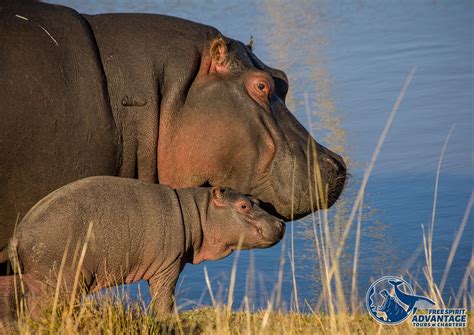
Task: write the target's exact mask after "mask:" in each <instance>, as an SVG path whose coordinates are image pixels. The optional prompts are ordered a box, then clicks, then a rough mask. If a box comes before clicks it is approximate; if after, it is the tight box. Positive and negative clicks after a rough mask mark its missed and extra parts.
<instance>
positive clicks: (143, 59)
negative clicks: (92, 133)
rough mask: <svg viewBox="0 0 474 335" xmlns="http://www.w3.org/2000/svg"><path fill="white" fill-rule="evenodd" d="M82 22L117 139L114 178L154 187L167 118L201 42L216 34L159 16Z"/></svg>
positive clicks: (190, 75) (179, 101)
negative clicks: (101, 74)
mask: <svg viewBox="0 0 474 335" xmlns="http://www.w3.org/2000/svg"><path fill="white" fill-rule="evenodd" d="M84 18H85V19H86V20H87V21H88V22H89V24H90V27H91V29H92V31H93V34H94V36H95V40H96V43H97V46H98V51H99V54H100V59H101V61H102V66H103V69H104V73H105V77H106V78H105V79H106V82H107V89H108V94H109V98H110V105H111V109H112V113H113V117H114V120H115V123H116V127H117V129H118V131H119V132H120V134H121V148H120V152H121V162H120V169H119V175H120V176H123V177H130V178H138V179H140V180H143V181H148V182H158V176H157V166H158V157H157V151H158V150H157V145H158V137H159V136H161V135H163V136H166V132H167V128H169V127H170V126H171V125H170V121H169V120H170V117H171V116H170V114H171V113H173V111H176V110H179V109H180V108H181V107H182V105H183V104H184V100H185V98H186V94H187V90H188V89H189V87H190V85H191V83H192V81H193V79H194V77H195V75H196V72H197V70H198V67H199V61H200V54H201V53H202V49H203V48H204V46H205V45H206V41H208V40H210V39H212V38H213V37H215V36H217V35H218V34H219V32H218V31H217V30H216V29H214V28H212V27H208V26H205V25H201V24H197V23H194V22H190V21H186V20H182V19H178V18H174V17H168V16H164V15H147V14H121V15H117V14H104V15H93V16H89V15H84ZM178 21H179V22H178ZM178 23H179V24H178Z"/></svg>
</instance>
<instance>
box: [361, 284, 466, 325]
mask: <svg viewBox="0 0 474 335" xmlns="http://www.w3.org/2000/svg"><path fill="white" fill-rule="evenodd" d="M365 300H366V301H365V304H366V307H367V310H368V311H369V313H370V315H371V316H372V318H374V319H375V320H376V321H377V322H379V323H381V324H385V325H396V324H399V323H402V322H404V321H405V320H406V319H407V318H408V317H409V316H410V315H412V316H413V317H412V320H411V321H412V324H413V326H415V327H417V328H447V327H450V328H460V327H466V325H467V314H466V310H465V309H463V308H457V309H456V308H434V307H435V305H436V304H435V302H434V301H433V300H431V299H430V298H428V297H424V296H421V295H416V294H414V291H413V288H412V287H411V286H410V284H408V283H407V282H406V281H405V280H403V279H402V278H399V277H394V276H386V277H382V278H380V279H378V280H376V281H375V282H374V283H373V284H372V285H371V286H370V287H369V290H368V291H367V296H366V299H365ZM419 310H426V311H427V312H424V313H423V314H422V313H418V314H416V313H417V311H419Z"/></svg>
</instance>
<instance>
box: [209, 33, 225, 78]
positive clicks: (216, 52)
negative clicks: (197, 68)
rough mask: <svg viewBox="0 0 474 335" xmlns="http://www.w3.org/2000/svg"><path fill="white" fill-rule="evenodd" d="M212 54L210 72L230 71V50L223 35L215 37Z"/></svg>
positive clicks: (211, 49)
mask: <svg viewBox="0 0 474 335" xmlns="http://www.w3.org/2000/svg"><path fill="white" fill-rule="evenodd" d="M209 52H210V56H211V68H210V69H209V72H217V73H227V72H229V66H228V63H229V62H228V61H229V52H228V50H227V45H226V42H225V41H224V39H223V38H222V37H218V38H217V39H215V40H214V41H213V42H212V44H211V48H210V50H209Z"/></svg>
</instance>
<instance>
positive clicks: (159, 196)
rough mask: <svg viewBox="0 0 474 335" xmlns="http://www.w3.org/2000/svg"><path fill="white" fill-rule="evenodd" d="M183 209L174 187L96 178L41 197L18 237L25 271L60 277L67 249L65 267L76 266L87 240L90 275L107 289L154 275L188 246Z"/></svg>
mask: <svg viewBox="0 0 474 335" xmlns="http://www.w3.org/2000/svg"><path fill="white" fill-rule="evenodd" d="M181 215H182V214H181V211H180V206H179V202H178V199H177V195H176V192H175V191H174V190H173V189H171V188H169V187H167V186H164V185H157V184H149V183H143V182H140V181H138V180H134V179H126V178H118V177H105V176H104V177H90V178H86V179H82V180H80V181H77V182H74V183H71V184H68V185H66V186H64V187H61V188H59V189H57V190H56V191H54V192H52V193H50V194H49V195H48V196H46V197H45V198H43V199H42V200H41V201H40V202H38V203H37V204H36V205H35V206H34V207H33V208H32V209H31V210H30V211H29V212H28V214H27V215H26V216H25V217H24V219H23V220H22V221H21V222H20V224H19V225H18V227H17V230H16V236H15V237H14V239H13V240H12V243H11V244H12V245H14V244H16V245H15V246H16V251H17V254H18V258H19V261H20V264H21V266H22V268H23V271H24V272H25V273H34V274H36V275H39V276H42V277H45V276H51V275H53V276H54V272H56V271H58V270H59V267H60V264H61V260H62V258H63V256H64V255H66V262H65V264H66V266H65V269H64V271H65V273H66V274H68V273H75V269H76V268H77V262H78V260H79V259H80V254H81V252H82V250H83V248H84V246H85V242H86V240H87V249H85V250H86V253H85V257H84V260H83V273H84V275H85V278H84V279H85V280H86V282H89V283H88V284H89V285H96V286H97V287H99V288H100V287H105V286H107V285H108V284H107V283H106V282H105V281H115V283H118V282H122V281H123V282H132V281H135V280H136V279H147V278H146V277H147V271H148V272H150V273H151V272H153V271H156V270H157V268H159V267H161V266H164V267H166V262H167V259H173V260H174V259H176V254H179V253H180V252H182V250H183V249H184V237H185V236H184V229H183V224H182V222H181ZM88 229H90V234H89V238H88V239H86V237H87V232H88ZM167 246H172V247H167ZM66 249H67V250H66ZM65 250H66V251H65ZM50 271H52V272H53V273H51V272H50ZM106 277H107V279H106ZM139 277H140V278H139Z"/></svg>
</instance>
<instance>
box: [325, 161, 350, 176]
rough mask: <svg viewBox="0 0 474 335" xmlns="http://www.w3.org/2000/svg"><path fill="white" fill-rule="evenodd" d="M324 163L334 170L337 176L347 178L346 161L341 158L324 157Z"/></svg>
mask: <svg viewBox="0 0 474 335" xmlns="http://www.w3.org/2000/svg"><path fill="white" fill-rule="evenodd" d="M322 159H323V161H324V162H325V163H327V164H328V165H329V166H331V167H332V168H333V169H334V172H335V174H336V175H337V176H341V175H342V176H345V174H346V164H345V163H344V160H343V159H342V158H341V157H340V156H337V157H331V156H323V157H322Z"/></svg>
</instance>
